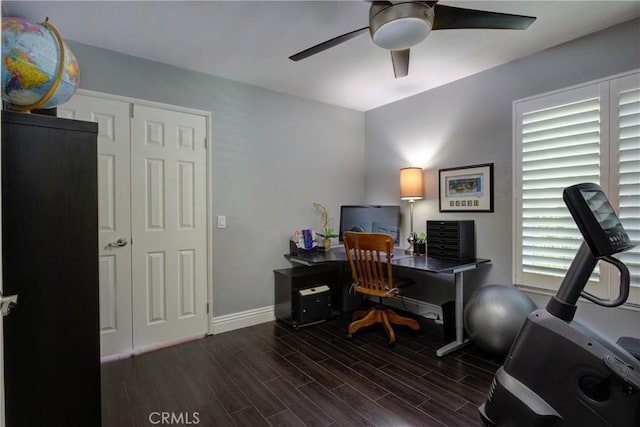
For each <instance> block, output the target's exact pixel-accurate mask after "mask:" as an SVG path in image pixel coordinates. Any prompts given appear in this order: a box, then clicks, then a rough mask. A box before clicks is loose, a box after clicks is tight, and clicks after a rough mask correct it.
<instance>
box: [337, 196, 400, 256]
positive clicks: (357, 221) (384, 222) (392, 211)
mask: <svg viewBox="0 0 640 427" xmlns="http://www.w3.org/2000/svg"><path fill="white" fill-rule="evenodd" d="M345 231H359V232H373V233H387V234H390V235H391V236H393V240H394V242H395V245H396V246H398V245H399V242H398V240H399V239H400V206H398V205H387V206H376V205H343V206H340V237H339V240H340V243H343V241H342V234H343V233H344V232H345Z"/></svg>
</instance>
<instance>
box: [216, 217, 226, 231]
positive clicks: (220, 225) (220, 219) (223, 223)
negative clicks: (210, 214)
mask: <svg viewBox="0 0 640 427" xmlns="http://www.w3.org/2000/svg"><path fill="white" fill-rule="evenodd" d="M218 228H227V217H226V216H225V215H218Z"/></svg>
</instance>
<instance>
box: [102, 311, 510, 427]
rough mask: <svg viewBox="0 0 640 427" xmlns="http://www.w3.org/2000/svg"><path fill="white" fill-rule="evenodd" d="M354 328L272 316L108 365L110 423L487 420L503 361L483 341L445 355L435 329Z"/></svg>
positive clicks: (105, 391) (106, 421)
mask: <svg viewBox="0 0 640 427" xmlns="http://www.w3.org/2000/svg"><path fill="white" fill-rule="evenodd" d="M346 325H347V322H346V320H344V319H337V320H331V321H329V322H326V323H323V324H320V325H314V326H310V327H306V328H301V329H300V330H298V331H293V330H292V329H291V328H289V327H288V326H286V325H284V324H281V323H279V322H269V323H265V324H261V325H257V326H252V327H250V328H245V329H240V330H236V331H232V332H227V333H223V334H218V335H214V336H210V337H207V338H205V339H202V340H198V341H193V342H189V343H186V344H182V345H178V346H174V347H170V348H166V349H162V350H158V351H155V352H151V353H147V354H144V355H141V356H136V357H132V358H130V359H125V360H121V361H117V362H111V363H107V364H103V365H102V402H103V403H102V408H103V414H102V418H103V425H104V426H105V427H110V426H117V427H127V426H149V425H163V424H161V423H159V421H162V417H163V416H164V417H173V418H165V421H172V422H173V423H172V424H171V425H200V426H233V425H236V426H331V427H335V426H443V425H444V426H478V425H481V423H480V420H479V418H478V415H477V409H476V408H477V406H478V405H479V404H481V403H482V402H483V401H484V399H485V396H486V392H487V390H488V387H489V384H490V382H491V379H492V377H493V373H494V372H495V371H496V369H497V368H498V367H499V365H500V364H501V361H500V360H497V359H495V358H491V357H489V356H487V355H486V354H483V353H482V352H480V351H479V350H477V349H475V348H474V347H473V346H467V347H466V348H465V349H463V350H459V351H457V352H454V353H452V354H450V355H448V356H445V357H443V358H438V357H436V356H435V349H437V348H438V347H439V346H441V345H442V344H443V342H442V339H441V338H439V336H438V334H437V333H433V332H429V327H428V326H427V327H423V331H421V332H420V333H419V334H418V335H414V334H412V333H411V332H410V331H409V330H406V331H405V330H403V329H401V328H396V331H397V332H398V336H399V337H398V344H397V345H396V346H395V347H394V348H391V349H390V348H388V347H387V345H386V344H387V341H386V337H385V335H384V332H383V330H382V329H381V328H376V329H372V330H369V331H365V332H362V333H360V334H358V335H356V337H355V340H354V341H353V342H349V341H348V340H347V339H346ZM434 331H436V330H435V329H434ZM163 413H164V414H163ZM180 421H181V422H182V424H180V423H179V422H180ZM168 424H169V423H166V424H165V425H168Z"/></svg>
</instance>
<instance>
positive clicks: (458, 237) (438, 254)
mask: <svg viewBox="0 0 640 427" xmlns="http://www.w3.org/2000/svg"><path fill="white" fill-rule="evenodd" d="M427 256H430V257H435V258H447V259H471V258H475V257H476V241H475V227H474V222H473V220H462V221H432V220H428V221H427Z"/></svg>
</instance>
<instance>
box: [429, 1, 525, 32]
mask: <svg viewBox="0 0 640 427" xmlns="http://www.w3.org/2000/svg"><path fill="white" fill-rule="evenodd" d="M434 14H435V18H434V22H433V30H452V29H457V28H489V29H496V30H526V29H527V28H528V27H529V25H531V24H532V23H533V21H535V20H536V18H535V17H534V16H524V15H512V14H510V13H500V12H489V11H485V10H474V9H463V8H460V7H453V6H445V5H442V4H436V5H435V6H434Z"/></svg>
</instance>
